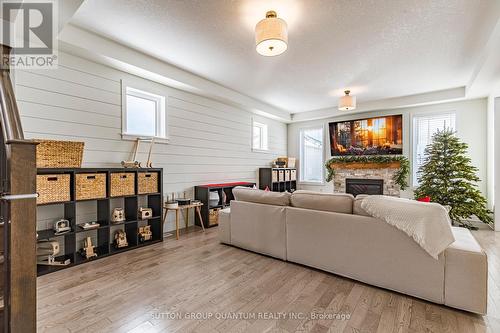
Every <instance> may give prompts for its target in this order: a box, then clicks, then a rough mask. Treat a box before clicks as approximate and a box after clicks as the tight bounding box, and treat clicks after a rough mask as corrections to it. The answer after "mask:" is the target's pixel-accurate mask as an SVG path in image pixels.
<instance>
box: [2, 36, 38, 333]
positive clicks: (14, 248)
mask: <svg viewBox="0 0 500 333" xmlns="http://www.w3.org/2000/svg"><path fill="white" fill-rule="evenodd" d="M0 47H1V50H0V56H1V59H2V64H3V66H2V67H1V68H0V74H1V77H0V127H1V134H0V296H1V297H2V298H1V301H0V324H1V326H0V332H6V333H10V332H12V333H17V332H19V333H21V332H22V333H34V332H36V193H35V192H36V146H35V144H34V143H33V142H32V141H28V140H25V139H24V134H23V130H22V126H21V120H20V116H19V110H18V108H17V103H16V99H15V96H14V89H13V87H12V82H11V79H10V71H9V68H6V67H5V62H4V61H3V59H4V56H8V55H9V54H10V48H9V47H8V46H5V45H1V46H0Z"/></svg>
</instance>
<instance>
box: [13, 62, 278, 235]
mask: <svg viewBox="0 0 500 333" xmlns="http://www.w3.org/2000/svg"><path fill="white" fill-rule="evenodd" d="M14 75H15V87H16V96H17V100H18V105H19V109H20V112H21V119H22V124H23V127H24V131H25V135H26V136H27V137H28V138H50V139H61V140H77V141H85V151H84V157H83V166H84V167H118V166H119V163H120V161H122V160H126V159H130V158H131V154H132V151H133V147H134V142H133V141H127V140H122V138H121V103H122V96H121V91H122V87H121V84H122V83H121V82H122V80H123V82H126V83H127V84H128V83H130V85H132V86H134V87H136V88H138V89H142V90H146V89H147V90H149V91H151V92H154V93H160V94H162V95H164V96H166V98H167V113H168V132H169V137H170V142H169V143H168V144H156V145H155V147H154V151H153V165H154V166H155V167H161V168H163V170H164V192H165V194H167V193H171V192H175V193H177V194H182V193H183V192H184V191H186V192H187V195H188V196H191V197H192V196H193V195H194V193H193V187H194V186H195V185H199V184H206V183H217V182H230V181H252V182H257V170H258V168H259V167H264V166H268V165H269V163H270V162H271V161H272V160H273V159H275V158H276V157H278V156H284V155H286V153H287V126H286V124H284V123H281V122H278V121H275V120H271V119H268V118H263V117H259V116H256V115H253V114H252V113H250V112H247V111H245V110H242V109H239V108H236V107H233V106H230V105H227V104H224V103H221V102H218V101H215V100H212V99H209V98H205V97H202V96H199V95H195V94H192V93H187V92H184V91H180V90H177V89H173V88H170V87H167V86H164V85H161V84H158V83H155V82H152V81H148V80H144V79H142V78H138V77H135V76H132V75H129V74H127V73H124V72H121V71H118V70H115V69H112V68H110V67H107V66H103V65H101V64H97V63H94V62H91V61H88V60H86V59H83V58H80V57H76V56H73V55H70V54H66V53H62V52H61V53H60V57H59V68H58V69H55V70H33V71H28V70H17V71H16V72H15V73H14ZM252 119H255V120H257V121H259V122H263V123H266V124H268V126H269V151H268V152H253V151H252V148H251V139H252V133H251V124H252ZM147 149H148V147H146V145H144V146H143V147H142V149H141V156H140V160H142V161H144V160H145V159H146V152H147ZM52 211H53V212H56V213H53V214H51V213H50V212H45V213H43V214H41V216H40V219H41V220H43V221H44V222H45V223H47V224H48V223H50V221H52V220H53V219H54V218H55V217H56V216H57V215H58V214H59V212H57V211H56V210H52ZM172 219H173V216H171V217H170V218H169V221H168V223H167V225H165V228H166V229H165V230H172V229H173V228H174V223H173V220H172ZM190 222H191V224H192V223H193V217H192V216H191V221H190Z"/></svg>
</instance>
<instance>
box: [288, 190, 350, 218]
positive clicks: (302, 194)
mask: <svg viewBox="0 0 500 333" xmlns="http://www.w3.org/2000/svg"><path fill="white" fill-rule="evenodd" d="M353 201H354V197H353V196H352V195H351V194H347V193H319V192H312V191H303V190H300V191H295V192H293V194H292V196H291V204H292V206H293V207H297V208H306V209H314V210H322V211H327V212H335V213H344V214H352V203H353Z"/></svg>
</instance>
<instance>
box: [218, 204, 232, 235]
mask: <svg viewBox="0 0 500 333" xmlns="http://www.w3.org/2000/svg"><path fill="white" fill-rule="evenodd" d="M218 228H219V241H220V242H221V243H224V244H231V208H225V209H221V210H220V211H219V226H218Z"/></svg>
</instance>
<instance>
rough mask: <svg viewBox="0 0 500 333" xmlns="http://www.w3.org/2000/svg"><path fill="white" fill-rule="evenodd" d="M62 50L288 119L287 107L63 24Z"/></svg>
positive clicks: (285, 120) (245, 107)
mask: <svg viewBox="0 0 500 333" xmlns="http://www.w3.org/2000/svg"><path fill="white" fill-rule="evenodd" d="M59 41H60V47H61V49H62V50H63V51H66V52H69V53H73V54H75V55H79V56H85V57H86V58H89V59H91V60H94V61H97V62H100V63H104V64H106V65H108V66H110V67H113V68H116V69H119V70H121V71H124V72H127V73H130V74H133V75H137V76H140V77H143V78H145V79H149V80H152V81H155V82H158V83H162V84H165V85H168V86H170V87H173V88H177V89H182V90H186V91H190V92H194V93H196V94H199V95H202V96H207V97H210V98H213V99H215V100H219V101H222V102H225V103H228V104H230V105H234V106H237V107H240V108H243V109H245V110H247V111H250V112H252V113H255V114H259V115H262V116H264V117H268V118H272V119H276V120H280V121H283V122H290V120H291V116H290V113H289V112H287V111H283V110H280V109H278V108H276V107H273V106H271V105H268V104H266V103H264V102H261V101H259V100H256V99H254V98H251V97H248V96H246V95H244V94H241V93H239V92H237V91H235V90H232V89H229V88H226V87H223V86H221V85H220V84H217V83H214V82H212V81H210V80H207V79H204V78H201V77H199V76H198V75H195V74H193V73H190V72H188V71H185V70H183V69H180V68H178V67H176V66H173V65H170V64H168V63H166V62H164V61H162V60H159V59H157V58H154V57H152V56H149V55H147V54H144V53H142V52H139V51H136V50H134V49H132V48H130V47H127V46H124V45H122V44H120V43H117V42H114V41H112V40H110V39H107V38H104V37H102V36H99V35H96V34H94V33H92V32H89V31H86V30H83V29H80V28H78V27H75V26H73V25H71V24H67V25H66V26H65V27H64V29H63V30H62V31H61V32H60V34H59Z"/></svg>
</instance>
